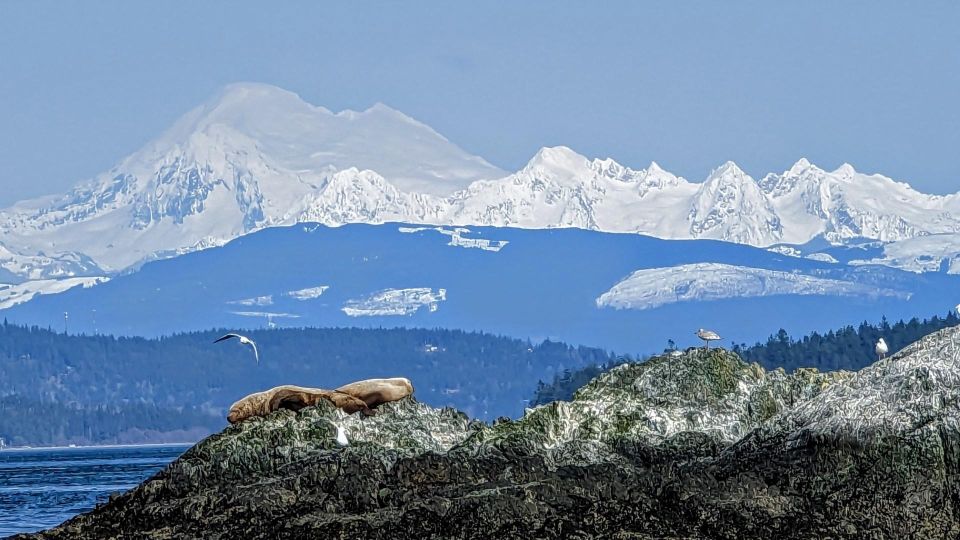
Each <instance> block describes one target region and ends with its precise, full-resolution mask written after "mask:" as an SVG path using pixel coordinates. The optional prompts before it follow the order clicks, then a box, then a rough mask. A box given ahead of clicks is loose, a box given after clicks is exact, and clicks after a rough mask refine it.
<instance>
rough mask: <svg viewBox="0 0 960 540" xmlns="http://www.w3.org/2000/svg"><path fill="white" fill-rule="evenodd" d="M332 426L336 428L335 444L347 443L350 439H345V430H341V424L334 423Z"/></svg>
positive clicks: (345, 444) (344, 444)
mask: <svg viewBox="0 0 960 540" xmlns="http://www.w3.org/2000/svg"><path fill="white" fill-rule="evenodd" d="M334 427H336V428H337V444H339V445H340V446H347V445H349V444H350V441H348V440H347V432H346V431H344V430H343V426H339V425H337V424H334Z"/></svg>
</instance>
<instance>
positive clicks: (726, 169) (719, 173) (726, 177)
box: [706, 161, 753, 183]
mask: <svg viewBox="0 0 960 540" xmlns="http://www.w3.org/2000/svg"><path fill="white" fill-rule="evenodd" d="M720 180H723V181H727V182H729V181H735V182H738V183H739V182H743V181H744V180H749V181H751V182H752V181H753V178H752V177H751V176H750V175H749V174H747V173H746V172H744V170H743V169H741V168H740V167H739V166H738V165H737V164H736V163H734V162H733V161H726V162H724V163H723V164H722V165H720V166H719V167H717V168H716V169H714V170H713V171H712V172H711V173H710V176H709V177H707V180H706V181H707V182H708V183H709V182H715V181H720Z"/></svg>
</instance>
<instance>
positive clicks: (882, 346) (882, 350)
mask: <svg viewBox="0 0 960 540" xmlns="http://www.w3.org/2000/svg"><path fill="white" fill-rule="evenodd" d="M873 350H874V351H876V352H877V360H883V358H884V357H885V356H887V353H888V352H890V347H887V342H886V341H884V340H883V338H880V341H878V342H877V345H876V347H874V348H873Z"/></svg>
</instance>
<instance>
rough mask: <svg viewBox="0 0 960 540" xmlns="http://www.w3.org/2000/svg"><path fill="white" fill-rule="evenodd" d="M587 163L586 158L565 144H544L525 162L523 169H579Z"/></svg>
mask: <svg viewBox="0 0 960 540" xmlns="http://www.w3.org/2000/svg"><path fill="white" fill-rule="evenodd" d="M586 165H587V158H585V157H583V156H582V155H580V154H578V153H576V152H574V151H573V150H572V149H570V148H569V147H566V146H544V147H543V148H541V149H540V150H538V151H537V153H536V154H535V155H534V156H533V157H532V158H531V159H530V161H529V162H527V166H526V167H525V169H531V168H547V169H563V170H567V171H571V170H579V169H582V168H584V167H586Z"/></svg>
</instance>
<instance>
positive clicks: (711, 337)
mask: <svg viewBox="0 0 960 540" xmlns="http://www.w3.org/2000/svg"><path fill="white" fill-rule="evenodd" d="M697 337H698V338H700V339H702V340H703V348H704V349H709V348H710V342H711V341H718V340H721V339H723V338H722V337H720V334H718V333H716V332H714V331H713V330H704V329H703V328H701V329H699V330H697Z"/></svg>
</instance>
